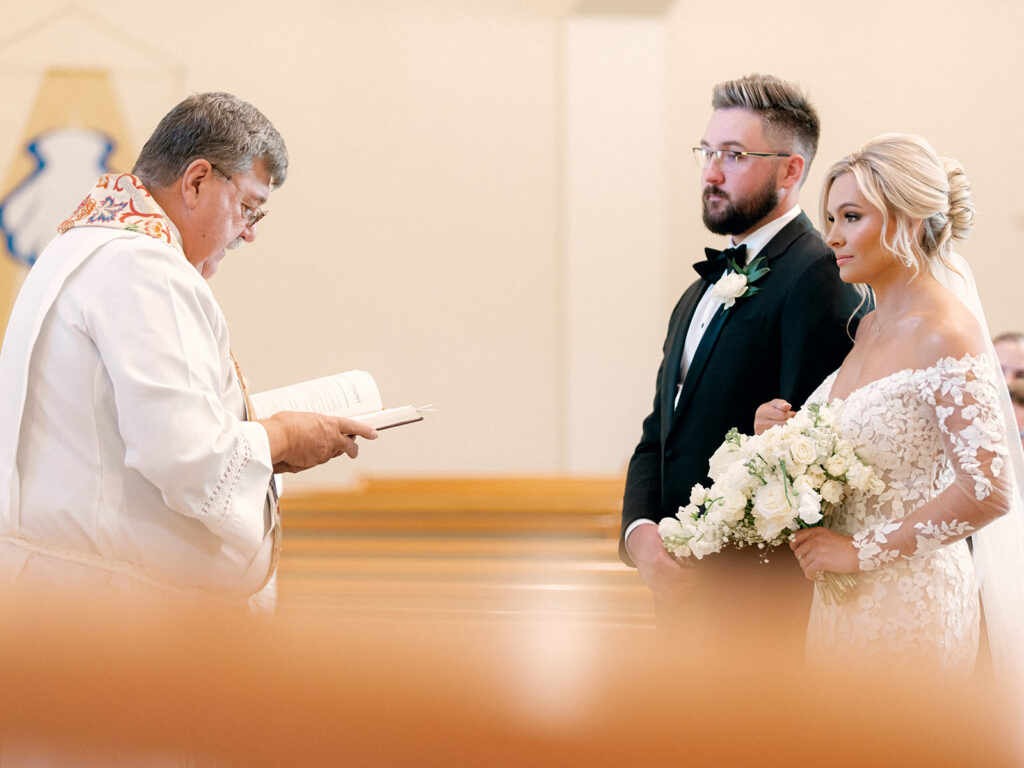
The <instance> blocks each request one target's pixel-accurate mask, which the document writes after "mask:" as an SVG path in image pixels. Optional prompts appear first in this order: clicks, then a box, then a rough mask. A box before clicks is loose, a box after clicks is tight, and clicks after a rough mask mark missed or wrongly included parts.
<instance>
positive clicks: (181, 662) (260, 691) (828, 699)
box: [0, 595, 1024, 768]
mask: <svg viewBox="0 0 1024 768" xmlns="http://www.w3.org/2000/svg"><path fill="white" fill-rule="evenodd" d="M0 615H2V616H3V625H2V626H3V628H2V630H0V680H2V681H3V683H2V685H3V696H2V697H0V745H2V747H0V756H2V759H0V765H3V766H4V767H5V768H7V766H17V767H18V768H21V766H37V765H73V766H92V765H115V764H116V765H132V766H142V765H179V764H180V765H198V766H202V765H230V766H236V765H237V766H264V765H265V766H285V765H287V766H304V765H309V766H319V765H332V766H333V765H343V766H347V765H351V766H442V765H443V766H462V765H465V766H471V765H472V766H481V765H486V766H505V765H509V766H512V765H515V766H520V765H531V766H532V765H544V766H581V765H582V766H606V765H607V766H613V765H614V766H622V765H641V764H645V763H646V764H653V765H780V766H781V765H786V766H804V765H807V766H811V765H815V766H820V765H830V766H863V765H900V766H914V765H927V766H964V765H986V766H1010V765H1021V764H1022V762H1024V760H1022V750H1021V749H1020V746H1021V739H1020V737H1019V736H1018V735H1017V728H1016V727H1015V726H1016V724H1017V723H1019V722H1020V721H1021V717H1020V713H1019V712H1014V711H1012V710H1011V709H1010V708H1009V703H1008V701H1007V700H1004V699H1003V698H1002V697H1001V694H1000V692H998V691H997V690H996V689H995V688H994V687H993V686H991V685H988V684H982V683H980V682H977V681H975V682H972V683H971V684H960V685H957V684H954V683H950V682H948V681H946V682H943V681H939V680H934V679H915V678H913V677H912V676H909V675H908V676H907V677H905V678H903V679H893V678H891V677H890V678H888V679H885V680H882V679H868V678H864V677H858V678H856V679H854V678H847V677H844V676H842V675H841V674H838V673H837V674H836V676H835V677H832V678H829V679H822V678H820V677H819V678H815V677H814V676H812V675H811V674H810V673H809V672H807V671H805V670H803V669H801V668H800V666H799V665H797V664H794V663H793V662H792V661H790V659H792V657H793V649H792V648H774V647H768V646H757V645H756V638H748V640H750V641H751V642H749V643H748V644H746V645H745V646H743V647H744V648H745V650H743V651H739V650H737V647H733V648H731V649H728V648H724V647H722V646H720V645H719V646H715V647H693V646H692V645H691V646H690V647H678V648H666V647H664V646H659V645H658V644H657V641H656V640H655V637H654V635H653V633H646V634H644V633H638V632H636V631H628V632H617V631H614V630H609V629H608V628H607V627H604V626H594V625H588V624H586V623H581V622H579V621H578V620H574V621H565V622H558V621H553V620H545V621H541V620H529V619H525V618H524V619H521V620H517V621H509V622H495V621H468V620H459V621H435V620H431V621H425V620H423V619H422V618H410V617H402V616H398V615H396V614H391V615H389V616H388V617H387V618H368V617H365V616H364V617H359V618H356V617H337V616H335V617H333V618H325V617H324V616H323V614H318V613H309V614H307V615H300V614H299V613H297V612H296V613H293V614H292V615H291V616H289V617H288V618H287V619H276V620H268V619H259V618H252V617H250V616H243V615H231V614H227V615H226V614H225V613H224V612H223V610H221V611H217V610H214V609H212V608H210V609H202V608H190V609H187V610H179V611H169V610H166V609H163V610H159V609H155V608H154V609H146V608H144V607H140V606H138V605H134V606H133V607H132V608H131V609H130V610H127V609H124V608H119V607H117V606H112V605H102V604H96V605H90V604H86V603H83V602H81V601H79V602H77V603H76V604H74V605H70V604H67V603H62V602H61V601H59V600H55V599H53V597H52V596H45V595H37V596H35V598H34V599H32V600H22V601H20V602H19V601H14V600H10V599H8V600H6V601H5V602H3V603H2V604H0ZM755 647H756V648H757V651H756V652H752V651H751V649H752V648H755ZM836 666H837V670H839V669H841V667H842V661H841V660H837V665H836Z"/></svg>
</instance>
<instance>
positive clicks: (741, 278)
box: [711, 256, 770, 309]
mask: <svg viewBox="0 0 1024 768" xmlns="http://www.w3.org/2000/svg"><path fill="white" fill-rule="evenodd" d="M763 265H764V257H762V256H758V257H757V258H756V259H754V260H753V261H752V262H750V263H749V264H748V265H747V266H745V267H741V266H739V265H737V264H736V262H734V261H730V262H729V269H731V270H732V271H731V272H726V273H725V274H724V275H722V276H721V277H720V278H719V279H718V282H717V283H715V285H714V287H713V288H712V289H711V295H712V296H713V297H714V298H716V299H718V300H719V301H720V302H722V306H723V307H725V309H729V308H730V307H732V305H733V304H735V303H736V299H745V298H747V297H748V296H753V295H754V294H755V293H757V292H758V291H759V290H761V289H760V288H758V287H756V286H755V285H754V283H755V282H756V281H758V280H760V279H761V278H762V277H764V276H765V274H767V273H768V272H769V271H770V270H769V269H768V267H766V266H763Z"/></svg>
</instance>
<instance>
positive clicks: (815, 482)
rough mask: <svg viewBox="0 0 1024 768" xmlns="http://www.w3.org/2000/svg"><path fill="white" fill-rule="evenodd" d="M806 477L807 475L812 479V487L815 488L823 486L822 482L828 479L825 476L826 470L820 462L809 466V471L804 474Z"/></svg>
mask: <svg viewBox="0 0 1024 768" xmlns="http://www.w3.org/2000/svg"><path fill="white" fill-rule="evenodd" d="M804 477H806V478H807V479H808V480H809V481H810V483H811V487H812V488H813V489H814V490H818V489H819V488H821V484H822V483H824V482H825V480H827V479H828V478H826V477H825V470H824V469H822V468H821V466H820V465H818V464H812V465H811V466H810V467H808V468H807V473H806V474H805V475H804Z"/></svg>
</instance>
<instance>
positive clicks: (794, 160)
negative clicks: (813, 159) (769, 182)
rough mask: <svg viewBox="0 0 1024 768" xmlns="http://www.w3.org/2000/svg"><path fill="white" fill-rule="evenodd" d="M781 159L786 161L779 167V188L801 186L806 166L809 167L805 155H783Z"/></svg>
mask: <svg viewBox="0 0 1024 768" xmlns="http://www.w3.org/2000/svg"><path fill="white" fill-rule="evenodd" d="M779 159H780V160H782V161H783V162H784V164H783V165H782V166H781V168H780V169H779V171H780V178H779V188H780V189H790V188H792V187H799V186H800V182H801V181H802V180H803V177H804V168H806V167H807V163H806V161H805V160H804V158H803V155H790V156H789V157H781V158H779Z"/></svg>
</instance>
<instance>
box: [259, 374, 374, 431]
mask: <svg viewBox="0 0 1024 768" xmlns="http://www.w3.org/2000/svg"><path fill="white" fill-rule="evenodd" d="M250 401H251V402H252V406H253V413H252V418H253V419H265V418H267V417H268V416H271V415H273V414H275V413H277V412H278V411H312V412H313V413H320V414H324V415H326V416H349V417H354V416H358V415H360V414H366V413H371V412H373V411H380V410H381V409H382V408H383V407H384V405H383V402H382V401H381V397H380V390H379V389H377V382H375V381H374V380H373V376H371V375H370V374H369V373H367V372H366V371H347V372H345V373H336V374H334V375H333V376H324V377H323V378H321V379H311V380H310V381H303V382H301V383H299V384H292V385H291V386H287V387H280V388H279V389H271V390H268V391H266V392H260V393H258V394H255V395H252V396H251V397H250Z"/></svg>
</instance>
